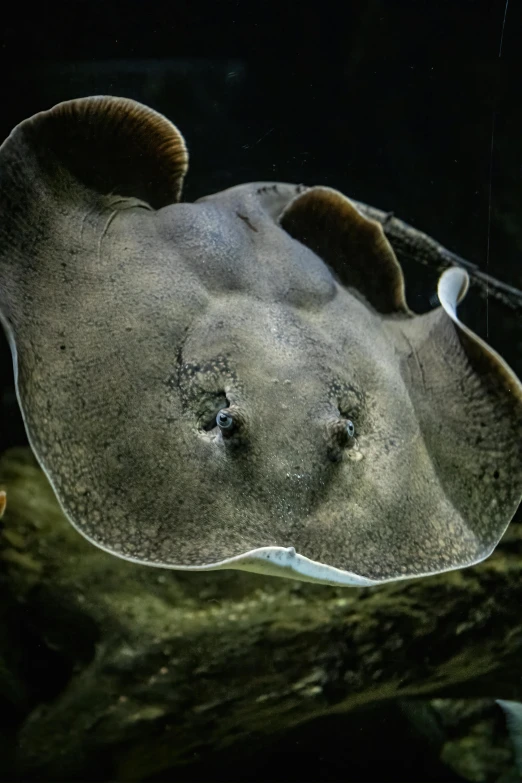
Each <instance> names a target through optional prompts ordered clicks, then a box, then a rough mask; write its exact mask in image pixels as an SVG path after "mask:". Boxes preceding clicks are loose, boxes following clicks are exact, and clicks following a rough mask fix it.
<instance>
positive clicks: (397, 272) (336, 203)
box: [279, 186, 412, 316]
mask: <svg viewBox="0 0 522 783" xmlns="http://www.w3.org/2000/svg"><path fill="white" fill-rule="evenodd" d="M279 222H280V225H281V227H282V228H283V229H284V230H285V231H287V232H288V233H289V234H290V235H291V236H293V237H294V239H297V240H298V241H300V242H302V243H303V244H304V245H307V246H308V247H309V248H310V249H311V250H313V251H314V252H315V253H317V255H319V256H320V257H321V258H322V259H323V260H324V261H325V262H326V263H327V264H328V265H329V266H330V267H331V268H332V269H333V271H334V272H335V273H336V274H337V276H338V277H339V280H340V281H341V283H342V284H343V285H346V286H347V287H349V288H354V289H355V290H356V291H358V292H359V293H360V294H362V296H364V298H365V299H366V300H367V301H368V302H369V303H370V305H372V307H374V308H375V309H376V310H377V311H378V312H380V313H382V314H383V315H394V314H402V315H406V316H411V315H412V313H411V311H410V310H409V308H408V305H407V303H406V298H405V285H404V275H403V272H402V267H401V265H400V263H399V261H398V260H397V257H396V256H395V253H394V251H393V248H392V246H391V245H390V243H389V242H388V240H387V239H386V236H385V234H384V231H383V228H382V226H381V224H380V223H378V222H377V221H376V220H370V219H369V218H367V217H365V216H364V215H362V214H361V213H360V212H359V210H358V209H357V208H356V207H355V205H354V204H352V202H351V201H350V200H349V199H347V198H346V196H343V194H342V193H339V191H337V190H333V189H332V188H327V187H321V186H319V187H312V188H309V189H308V190H305V191H304V192H303V193H300V194H299V195H297V196H296V197H295V198H294V199H293V200H292V201H291V202H290V204H288V206H287V207H286V209H285V210H284V211H283V213H282V214H281V217H280V221H279Z"/></svg>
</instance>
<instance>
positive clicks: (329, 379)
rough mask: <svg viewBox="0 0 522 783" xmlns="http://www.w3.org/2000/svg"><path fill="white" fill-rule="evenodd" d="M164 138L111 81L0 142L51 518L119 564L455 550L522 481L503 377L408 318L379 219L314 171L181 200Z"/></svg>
mask: <svg viewBox="0 0 522 783" xmlns="http://www.w3.org/2000/svg"><path fill="white" fill-rule="evenodd" d="M187 162H188V155H187V149H186V145H185V142H184V140H183V137H182V135H181V133H180V132H179V131H178V130H177V128H176V127H175V126H174V125H172V124H171V122H169V121H168V120H167V119H166V118H165V117H163V116H162V115H160V114H158V113H157V112H155V111H153V110H152V109H149V108H147V107H145V106H143V105H141V104H139V103H136V102H134V101H131V100H127V99H121V98H114V97H106V96H96V97H91V98H83V99H79V100H73V101H68V102H65V103H62V104H59V105H57V106H55V107H54V108H52V109H51V110H49V111H44V112H41V113H39V114H37V115H35V116H33V117H31V118H30V119H28V120H25V121H24V122H22V123H21V124H20V125H18V126H17V127H16V128H15V129H14V131H13V132H12V133H11V134H10V136H9V137H8V139H7V140H6V141H5V142H4V144H3V145H2V147H1V148H0V313H1V320H2V324H3V327H4V329H5V332H6V334H7V336H8V339H9V343H10V347H11V352H12V356H13V364H14V371H15V382H16V390H17V396H18V401H19V405H20V409H21V411H22V415H23V419H24V423H25V427H26V431H27V436H28V439H29V443H30V445H31V447H32V449H33V451H34V453H35V455H36V457H37V459H38V461H39V463H40V465H41V467H42V468H43V470H44V471H45V473H46V475H47V477H48V479H49V481H50V483H51V485H52V487H53V490H54V492H55V494H56V496H57V498H58V501H59V503H60V504H61V506H62V508H63V511H64V512H65V515H66V516H67V518H68V519H69V521H70V522H71V523H72V525H73V526H74V527H75V528H76V529H77V530H78V531H80V533H82V534H83V535H84V536H85V537H86V538H87V539H88V540H89V541H91V542H92V543H93V544H95V545H97V546H98V547H100V548H101V549H103V550H106V551H108V552H111V553H113V554H114V555H117V556H119V557H121V558H125V559H127V560H130V561H134V562H137V563H143V564H147V565H150V566H160V567H167V568H173V569H184V570H194V571H198V570H210V569H223V568H233V569H234V568H235V569H244V570H250V571H257V572H261V573H265V574H272V575H279V576H288V577H294V578H297V579H301V580H309V581H316V582H322V583H330V584H339V585H362V586H365V585H376V584H380V583H383V582H390V581H394V580H399V579H405V578H410V577H420V576H426V575H430V574H437V573H441V572H445V571H448V570H451V569H457V568H461V567H464V566H470V565H472V564H475V563H478V562H479V561H481V560H483V559H484V558H486V557H487V556H488V555H489V554H490V553H491V552H492V551H493V549H494V548H495V546H496V545H497V543H498V542H499V540H500V538H501V536H502V534H503V533H504V531H505V529H506V527H507V525H508V524H509V521H510V520H511V518H512V516H513V514H514V513H515V511H516V509H517V506H518V505H519V502H520V500H521V495H522V439H521V434H522V386H521V384H520V382H519V380H518V379H517V378H516V376H515V375H514V373H513V372H512V371H511V370H510V369H509V367H508V366H507V364H506V363H505V362H504V361H503V359H502V358H501V357H500V356H499V355H498V354H497V353H496V352H495V351H494V350H492V349H491V348H490V347H488V345H487V344H486V343H485V342H483V341H482V339H480V338H479V337H478V336H477V335H475V334H474V333H473V332H472V331H471V330H470V329H469V328H467V327H466V326H465V325H464V324H463V323H461V322H460V321H459V318H458V316H457V305H458V303H459V302H460V301H461V300H462V298H463V297H464V295H465V293H466V290H467V287H468V277H467V274H466V272H465V271H464V270H463V269H461V268H458V267H453V268H450V269H448V270H446V271H445V272H444V273H443V274H442V276H441V278H440V281H439V285H438V298H439V302H440V306H437V307H435V308H434V309H433V310H431V311H430V312H428V313H424V314H422V315H419V314H415V313H413V312H412V311H411V310H410V309H409V307H408V305H407V303H406V299H405V285H404V279H403V273H402V270H401V267H400V265H399V262H398V260H397V258H396V256H395V253H394V251H393V249H392V246H391V245H390V243H389V241H388V240H387V238H386V236H385V234H384V233H383V229H382V227H381V226H380V225H379V224H378V223H377V222H376V221H374V220H372V219H369V218H368V217H367V216H365V215H363V214H362V212H361V210H359V209H357V207H356V205H355V204H354V203H353V202H352V201H350V200H349V199H348V198H346V197H345V196H344V195H342V194H341V193H339V192H337V191H335V190H333V189H330V188H327V187H304V186H300V185H293V184H286V183H272V182H256V183H249V184H244V185H239V186H237V187H232V188H230V189H228V190H225V191H223V192H220V193H217V194H214V195H210V196H207V197H205V198H200V199H199V200H197V201H196V202H194V203H187V202H182V201H181V200H180V194H181V189H182V183H183V179H184V176H185V173H186V170H187Z"/></svg>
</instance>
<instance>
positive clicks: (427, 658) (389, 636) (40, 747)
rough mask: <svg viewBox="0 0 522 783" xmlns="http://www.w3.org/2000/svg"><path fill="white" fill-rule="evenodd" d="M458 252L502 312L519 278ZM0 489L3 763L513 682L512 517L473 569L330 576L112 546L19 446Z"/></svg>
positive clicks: (275, 729)
mask: <svg viewBox="0 0 522 783" xmlns="http://www.w3.org/2000/svg"><path fill="white" fill-rule="evenodd" d="M361 208H363V209H364V210H365V211H366V212H367V213H368V214H370V215H371V216H372V217H375V218H377V219H379V220H381V222H383V225H384V226H385V229H386V232H387V233H388V234H389V236H390V239H391V240H392V242H393V244H394V245H395V246H396V248H397V252H398V254H399V255H401V254H410V255H413V257H414V258H415V259H416V260H420V261H421V262H423V263H426V264H428V265H431V266H432V267H434V268H438V266H442V267H443V266H444V265H447V264H448V263H452V262H455V258H454V257H450V256H451V254H448V252H447V251H444V249H443V248H440V246H439V245H437V243H434V242H433V240H431V239H430V238H429V237H425V236H423V235H420V234H419V233H418V232H414V231H413V230H412V229H411V228H409V227H408V226H406V225H405V224H403V223H401V222H400V221H397V220H396V219H395V218H393V217H390V216H387V215H384V213H380V212H378V211H377V210H373V209H372V208H370V207H366V206H364V205H361ZM467 266H468V269H469V271H470V274H471V276H472V278H473V280H474V281H475V282H476V284H477V286H478V287H479V288H483V285H485V284H486V283H487V287H488V291H489V294H491V292H492V291H493V290H494V291H496V292H497V294H498V296H497V294H495V296H497V302H498V304H499V306H500V307H502V308H504V309H505V312H506V323H508V325H509V328H513V317H514V316H513V309H518V308H520V307H521V306H522V304H521V303H522V295H521V294H520V292H517V291H515V290H514V289H513V290H511V289H509V287H506V286H503V285H502V284H497V282H496V281H494V280H492V279H491V278H488V279H487V280H486V279H485V277H484V275H483V274H482V273H480V272H479V271H478V270H475V269H474V268H471V266H470V265H467ZM0 489H5V490H6V491H7V510H6V512H5V515H4V518H3V519H2V523H1V524H2V535H1V539H0V559H1V571H0V579H1V582H0V590H1V593H0V595H1V598H0V611H1V612H2V626H1V627H2V631H1V634H0V698H1V699H2V704H3V707H4V710H8V711H9V714H10V715H11V716H12V720H11V722H10V724H11V728H10V729H6V730H4V733H3V734H2V735H1V736H0V753H1V756H2V759H3V762H2V763H3V772H4V774H5V775H7V776H8V777H9V776H10V777H12V776H14V775H18V776H19V777H20V778H21V779H22V780H33V779H34V780H79V781H84V780H90V779H96V780H113V781H124V780H125V781H127V780H143V779H147V778H149V777H151V776H153V775H158V776H160V778H161V775H162V773H164V772H165V771H166V770H169V769H171V768H177V767H185V766H186V765H188V764H190V763H192V762H193V760H194V757H195V755H199V758H201V757H202V756H203V757H209V758H211V757H212V754H216V753H219V752H221V751H224V750H226V749H227V748H228V749H232V751H234V749H244V748H245V747H246V746H248V747H249V748H256V747H259V748H262V747H263V746H264V745H266V744H267V743H268V742H269V740H270V738H271V737H274V736H277V735H278V734H280V733H282V732H284V731H286V730H288V729H289V728H291V727H293V726H297V725H299V724H303V723H304V722H306V721H310V720H311V719H313V718H317V717H319V716H325V715H332V714H341V713H347V712H349V711H352V710H354V709H356V708H358V707H361V706H363V705H371V704H373V703H377V702H380V701H382V700H389V699H395V698H401V699H408V698H414V697H422V698H424V699H427V698H433V697H435V696H438V695H445V696H448V695H450V696H451V695H452V694H455V695H462V694H464V695H473V696H474V697H475V698H478V697H484V698H488V699H494V698H507V699H509V698H515V699H516V698H520V697H521V696H522V693H520V690H519V689H520V675H521V670H520V663H519V661H520V656H521V654H522V615H521V612H520V606H521V605H522V526H521V525H520V524H519V523H517V522H516V521H515V522H514V523H512V525H511V526H510V528H509V529H508V532H507V533H506V535H505V537H504V539H503V541H502V542H501V544H500V546H499V547H498V549H497V551H496V552H495V553H494V555H493V556H492V557H490V558H489V559H488V560H487V561H486V562H484V563H482V564H480V565H478V566H476V567H473V568H469V569H465V570H462V571H457V572H452V573H448V574H445V575H441V576H437V577H432V578H425V579H420V580H410V581H405V582H402V583H395V584H392V585H387V586H383V587H380V588H371V589H351V588H344V589H343V588H331V587H322V586H317V585H306V584H301V583H299V582H294V581H287V580H283V579H281V580H277V579H273V578H263V577H261V576H256V575H248V574H241V573H236V572H222V573H215V574H212V573H208V574H203V573H199V574H198V573H192V574H191V573H185V574H184V573H176V572H169V571H166V570H162V569H153V568H145V567H141V566H138V565H134V564H131V563H128V562H124V561H121V560H118V559H116V558H114V557H112V556H110V555H108V554H105V553H103V552H101V551H100V550H98V549H96V548H95V547H93V546H91V545H90V544H89V543H88V542H86V541H85V540H84V539H83V538H82V537H81V536H80V535H79V534H78V533H76V532H75V531H74V530H73V529H72V527H71V526H70V525H69V524H68V522H67V521H66V520H65V519H64V517H63V515H62V514H61V512H60V510H59V508H58V504H57V502H56V500H55V498H54V495H53V493H52V490H51V489H50V486H49V484H48V483H47V480H46V478H45V476H44V475H43V473H42V472H41V470H40V469H39V468H38V466H37V465H36V462H35V460H34V458H33V457H32V456H31V454H30V452H29V450H28V449H18V450H12V451H11V452H8V453H6V454H5V455H4V456H3V458H2V461H1V463H0ZM517 689H518V690H517ZM346 742H347V743H349V742H350V737H347V738H346ZM354 742H357V736H355V738H354ZM180 774H181V777H183V773H182V772H181V773H180ZM160 778H158V779H160Z"/></svg>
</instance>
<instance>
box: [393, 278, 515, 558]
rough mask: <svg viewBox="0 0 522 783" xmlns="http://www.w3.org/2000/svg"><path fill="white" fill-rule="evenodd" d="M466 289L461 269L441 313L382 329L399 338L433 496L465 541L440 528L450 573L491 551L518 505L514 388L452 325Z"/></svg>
mask: <svg viewBox="0 0 522 783" xmlns="http://www.w3.org/2000/svg"><path fill="white" fill-rule="evenodd" d="M468 284H469V279H468V275H467V273H466V272H465V271H464V270H463V269H461V268H458V267H452V268H450V269H447V270H446V271H445V272H444V273H443V274H442V276H441V278H440V281H439V285H438V297H439V301H440V303H441V305H442V306H441V307H439V308H437V309H435V310H433V311H431V312H430V313H427V314H424V315H418V316H414V317H413V318H410V319H404V320H399V321H396V322H395V323H391V324H390V328H391V330H392V331H393V330H397V331H398V332H400V334H401V336H402V337H403V338H404V337H405V338H406V340H405V343H404V344H403V346H402V348H401V352H403V359H402V374H403V377H404V379H405V382H406V384H407V386H408V390H409V396H410V399H411V400H412V402H413V405H414V407H415V410H416V413H417V419H418V422H419V426H420V429H421V432H422V437H423V440H424V443H425V444H426V448H427V451H428V453H429V456H430V460H431V463H432V465H433V468H434V473H435V475H436V477H437V481H438V484H439V485H440V493H441V497H444V498H445V500H446V501H449V503H451V506H452V507H453V509H454V512H455V518H456V519H460V520H462V521H463V522H464V524H465V527H466V529H467V530H468V531H469V534H470V535H469V538H466V537H465V536H464V535H461V534H459V535H458V536H456V535H455V526H454V525H448V537H449V538H450V539H451V537H452V536H453V542H452V547H453V550H454V551H453V554H452V555H450V559H454V561H455V565H454V567H458V566H459V565H462V566H463V565H469V564H470V563H472V562H478V561H480V560H483V559H484V558H485V557H487V556H488V555H489V554H490V553H491V552H492V550H493V549H494V548H495V546H496V545H497V544H498V542H499V541H500V538H501V537H502V535H503V533H504V531H505V529H506V527H507V525H508V524H509V522H510V520H511V518H512V517H513V515H514V513H515V511H516V509H517V507H518V506H519V504H520V501H521V498H522V384H521V382H520V380H519V379H518V378H517V376H516V375H515V373H514V372H513V371H512V370H511V369H510V367H509V366H508V365H507V364H506V362H505V361H504V360H503V359H502V358H501V356H499V354H498V353H497V352H496V351H495V350H493V348H491V347H490V346H489V345H487V343H486V342H484V340H482V339H481V338H480V337H479V336H478V335H476V334H475V333H474V332H473V331H472V330H471V329H469V328H468V327H467V326H465V325H464V324H463V323H462V322H461V321H460V320H459V318H458V316H457V306H458V304H459V303H460V302H461V301H462V299H463V298H464V296H465V295H466V292H467V290H468Z"/></svg>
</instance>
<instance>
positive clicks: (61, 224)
mask: <svg viewBox="0 0 522 783" xmlns="http://www.w3.org/2000/svg"><path fill="white" fill-rule="evenodd" d="M187 165H188V154H187V149H186V146H185V142H184V140H183V137H182V135H181V133H180V132H179V131H178V129H177V128H176V127H175V126H174V125H173V124H172V123H171V122H170V121H169V120H167V119H166V118H165V117H163V116H162V115H161V114H158V113H157V112H156V111H154V110H152V109H149V108H148V107H146V106H143V105H141V104H139V103H136V102H135V101H132V100H128V99H126V98H114V97H110V96H95V97H90V98H80V99H77V100H72V101H66V102H65V103H60V104H58V105H57V106H55V107H54V108H52V109H50V110H48V111H44V112H40V113H39V114H36V115H34V116H33V117H31V118H29V119H27V120H25V121H24V122H22V123H20V124H19V125H18V126H17V127H16V128H15V129H14V130H13V131H12V132H11V134H10V135H9V137H8V138H7V139H6V140H5V142H4V143H3V144H2V145H1V147H0V312H1V314H2V316H3V318H4V320H5V321H6V322H10V321H11V320H12V318H11V316H13V318H16V315H17V314H19V313H18V310H19V307H20V306H21V302H22V300H24V301H27V299H28V292H27V285H30V284H31V282H33V283H34V272H35V270H37V274H38V275H39V276H40V284H41V279H43V277H44V276H45V275H46V273H48V274H49V275H52V274H55V267H58V268H59V267H60V265H59V264H58V263H57V261H56V259H57V258H58V256H59V255H60V254H62V255H63V249H64V248H65V253H66V254H69V253H70V255H69V257H68V258H67V262H68V261H70V260H71V256H72V255H75V256H76V257H77V256H78V255H79V254H80V253H81V252H82V251H83V246H82V240H81V237H82V232H83V228H82V226H83V224H82V220H83V219H84V218H86V217H87V216H88V215H90V214H92V213H96V212H100V211H107V212H109V213H110V212H111V211H114V210H117V209H124V208H127V207H128V206H137V205H143V204H145V205H146V206H148V207H150V208H152V209H159V208H161V207H163V206H166V205H168V204H172V203H175V202H177V201H178V200H179V197H180V193H181V187H182V183H183V178H184V175H185V173H186V170H187ZM53 259H54V261H53ZM60 262H61V267H62V268H65V266H67V263H66V262H65V261H64V259H63V258H60ZM25 281H27V285H26V283H25ZM29 296H33V297H34V292H30V293H29ZM28 306H29V305H28ZM13 311H14V313H13Z"/></svg>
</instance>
